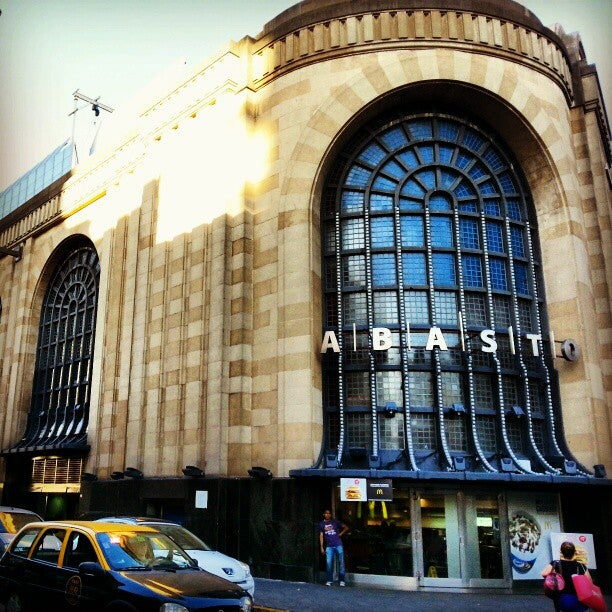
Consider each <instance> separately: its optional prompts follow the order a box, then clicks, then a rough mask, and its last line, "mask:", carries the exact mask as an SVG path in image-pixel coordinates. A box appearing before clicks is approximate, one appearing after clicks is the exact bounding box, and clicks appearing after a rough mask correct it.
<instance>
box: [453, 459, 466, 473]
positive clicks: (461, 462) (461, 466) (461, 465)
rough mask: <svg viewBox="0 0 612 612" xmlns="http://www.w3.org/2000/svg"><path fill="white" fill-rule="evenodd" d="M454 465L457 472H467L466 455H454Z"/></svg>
mask: <svg viewBox="0 0 612 612" xmlns="http://www.w3.org/2000/svg"><path fill="white" fill-rule="evenodd" d="M453 467H454V468H455V470H456V471H457V472H465V468H466V465H465V457H453Z"/></svg>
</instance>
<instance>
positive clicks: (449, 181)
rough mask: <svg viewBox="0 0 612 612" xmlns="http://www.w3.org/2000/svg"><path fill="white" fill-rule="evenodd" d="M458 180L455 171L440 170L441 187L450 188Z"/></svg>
mask: <svg viewBox="0 0 612 612" xmlns="http://www.w3.org/2000/svg"><path fill="white" fill-rule="evenodd" d="M456 180H457V175H456V174H455V173H454V172H448V171H446V170H440V188H441V189H450V188H451V187H452V185H453V184H454V183H455V181H456Z"/></svg>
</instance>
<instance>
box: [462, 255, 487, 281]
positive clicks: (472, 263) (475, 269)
mask: <svg viewBox="0 0 612 612" xmlns="http://www.w3.org/2000/svg"><path fill="white" fill-rule="evenodd" d="M462 264H463V280H464V281H465V286H466V287H484V281H483V275H482V261H481V258H480V257H478V256H477V255H464V257H463V258H462Z"/></svg>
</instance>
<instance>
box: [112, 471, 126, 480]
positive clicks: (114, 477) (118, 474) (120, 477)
mask: <svg viewBox="0 0 612 612" xmlns="http://www.w3.org/2000/svg"><path fill="white" fill-rule="evenodd" d="M110 477H111V480H123V478H124V477H125V474H124V473H123V472H113V473H112V474H111V475H110Z"/></svg>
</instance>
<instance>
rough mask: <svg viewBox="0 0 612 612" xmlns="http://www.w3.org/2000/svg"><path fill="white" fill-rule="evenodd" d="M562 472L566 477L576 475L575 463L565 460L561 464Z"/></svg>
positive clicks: (576, 467)
mask: <svg viewBox="0 0 612 612" xmlns="http://www.w3.org/2000/svg"><path fill="white" fill-rule="evenodd" d="M563 471H564V472H565V473H566V474H567V475H568V476H574V475H575V474H577V473H578V466H577V465H576V462H575V461H570V460H568V459H566V460H565V461H564V462H563Z"/></svg>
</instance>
